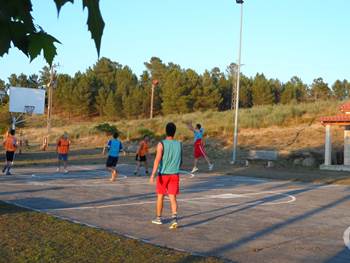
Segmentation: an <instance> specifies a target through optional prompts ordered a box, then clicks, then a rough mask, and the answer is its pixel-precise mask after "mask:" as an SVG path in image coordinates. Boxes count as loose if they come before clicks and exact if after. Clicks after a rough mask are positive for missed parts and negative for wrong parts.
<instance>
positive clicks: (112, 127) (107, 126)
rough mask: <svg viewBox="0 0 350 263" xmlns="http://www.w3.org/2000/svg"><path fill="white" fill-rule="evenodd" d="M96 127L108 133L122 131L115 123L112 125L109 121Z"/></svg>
mask: <svg viewBox="0 0 350 263" xmlns="http://www.w3.org/2000/svg"><path fill="white" fill-rule="evenodd" d="M94 129H95V130H96V131H98V132H103V133H106V134H113V133H115V132H118V133H120V132H119V131H118V129H117V127H116V126H115V125H110V124H109V123H101V124H99V125H96V126H95V128H94Z"/></svg>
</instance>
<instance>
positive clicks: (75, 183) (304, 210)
mask: <svg viewBox="0 0 350 263" xmlns="http://www.w3.org/2000/svg"><path fill="white" fill-rule="evenodd" d="M133 170H134V167H133V166H130V165H126V164H125V165H123V164H122V165H120V166H119V171H120V173H121V175H120V178H119V180H118V181H117V182H115V183H110V182H109V181H108V179H109V174H108V173H107V172H106V171H105V170H104V169H103V166H92V165H91V166H73V167H71V171H70V173H69V174H60V173H56V172H55V168H53V167H51V168H31V169H29V168H21V169H15V170H14V171H15V172H16V176H0V200H4V201H7V202H9V203H12V204H17V205H20V206H24V207H27V208H31V209H35V210H38V211H42V212H47V213H50V214H52V215H55V216H59V217H62V218H66V219H69V220H72V221H78V222H82V223H84V224H88V225H92V226H98V227H101V228H104V229H107V230H110V231H113V232H116V233H119V234H123V235H126V236H129V237H134V238H137V239H140V240H143V241H146V242H149V243H152V244H157V245H161V246H167V247H170V248H176V249H181V250H186V251H189V252H193V253H198V254H201V255H214V256H219V257H221V258H224V259H227V260H229V261H232V262H279V263H280V262H344V263H345V262H350V250H349V249H348V248H347V246H346V245H348V246H349V248H350V242H349V235H350V228H349V227H350V191H349V190H350V187H348V186H338V185H321V184H306V183H295V182H290V181H273V180H264V179H258V178H248V177H240V176H239V172H238V173H237V174H238V175H236V176H228V175H216V174H215V173H212V174H205V173H198V174H196V176H194V177H192V176H191V175H189V174H182V175H181V194H180V196H179V199H178V200H179V224H180V226H179V228H178V229H176V230H169V229H168V225H167V224H164V225H161V226H159V225H153V224H151V219H152V218H153V217H154V210H155V194H154V188H155V187H154V186H152V185H150V184H149V181H148V178H147V177H136V176H134V175H133ZM168 203H169V202H168V200H167V202H166V205H165V211H164V216H165V217H169V216H170V208H169V204H168ZM348 228H349V229H348Z"/></svg>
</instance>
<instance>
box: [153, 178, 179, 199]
mask: <svg viewBox="0 0 350 263" xmlns="http://www.w3.org/2000/svg"><path fill="white" fill-rule="evenodd" d="M179 185H180V178H179V175H178V174H169V175H158V176H157V194H161V195H166V194H168V195H178V194H179V188H180V186H179Z"/></svg>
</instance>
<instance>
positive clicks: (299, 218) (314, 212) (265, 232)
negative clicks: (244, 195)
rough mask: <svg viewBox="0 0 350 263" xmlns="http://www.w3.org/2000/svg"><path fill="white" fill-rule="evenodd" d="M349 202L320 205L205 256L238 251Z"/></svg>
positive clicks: (346, 198) (343, 200)
mask: <svg viewBox="0 0 350 263" xmlns="http://www.w3.org/2000/svg"><path fill="white" fill-rule="evenodd" d="M349 201H350V196H345V197H342V198H340V199H337V200H335V201H332V202H330V203H328V204H326V205H322V206H321V207H318V208H315V209H312V210H309V211H307V212H306V213H303V214H299V215H296V216H293V217H291V218H289V219H287V220H284V221H283V222H280V223H277V224H273V225H271V226H269V227H267V228H265V229H262V230H260V231H257V232H255V233H254V234H251V235H248V236H245V237H243V238H241V239H239V240H235V241H233V242H231V243H228V244H226V245H223V246H220V247H216V248H213V249H212V250H209V251H207V252H206V254H208V255H213V254H216V255H222V254H223V253H225V252H227V251H232V250H235V249H238V248H240V247H242V246H244V245H245V244H247V243H249V242H251V241H255V240H257V239H259V238H261V237H263V236H265V235H269V234H271V233H273V232H276V231H278V230H280V229H282V228H284V227H286V226H288V225H292V224H296V223H299V222H300V221H303V220H305V219H307V218H310V217H312V216H315V215H317V214H320V213H322V212H324V211H326V210H329V209H331V208H334V207H336V206H338V205H341V204H343V203H345V202H349ZM228 214H229V213H228Z"/></svg>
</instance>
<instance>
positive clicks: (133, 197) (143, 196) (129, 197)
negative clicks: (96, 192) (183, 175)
mask: <svg viewBox="0 0 350 263" xmlns="http://www.w3.org/2000/svg"><path fill="white" fill-rule="evenodd" d="M154 198H155V194H154V193H153V192H152V193H143V194H136V195H126V196H125V195H124V196H116V197H112V198H106V199H100V200H94V201H88V202H80V203H74V204H70V207H69V208H72V207H81V206H88V205H106V204H109V203H110V202H114V201H123V200H128V201H131V202H135V201H146V200H150V199H151V200H154Z"/></svg>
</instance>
